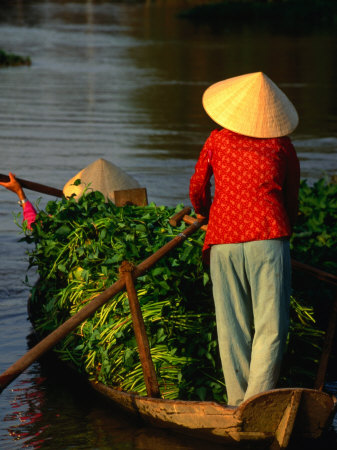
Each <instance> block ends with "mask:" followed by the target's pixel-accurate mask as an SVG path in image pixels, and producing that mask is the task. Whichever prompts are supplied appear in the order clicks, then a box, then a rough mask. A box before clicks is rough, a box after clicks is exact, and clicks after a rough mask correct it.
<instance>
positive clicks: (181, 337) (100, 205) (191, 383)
mask: <svg viewBox="0 0 337 450" xmlns="http://www.w3.org/2000/svg"><path fill="white" fill-rule="evenodd" d="M331 186H333V188H331ZM310 189H313V188H309V187H308V186H307V185H306V184H302V187H301V190H302V193H303V192H304V194H303V195H304V196H305V198H307V197H309V198H311V197H312V193H311V192H309V191H310ZM320 189H321V190H322V191H324V192H326V191H329V192H330V190H331V192H332V190H333V192H334V196H335V197H334V198H335V199H336V198H337V195H336V194H337V186H336V185H330V184H327V183H326V184H324V186H323V184H322V185H321V186H320ZM329 195H330V194H329ZM302 200H303V199H302ZM316 206H317V205H316ZM321 206H322V205H319V208H320V207H321ZM182 207H183V206H182V205H178V206H177V207H176V208H169V207H164V206H160V207H158V206H156V205H155V204H150V205H149V206H146V207H136V206H125V207H116V206H115V205H114V204H113V203H112V202H108V203H106V202H105V199H104V197H103V196H102V195H101V194H100V193H99V192H91V193H88V194H87V195H84V196H82V197H81V198H80V199H79V201H76V200H74V199H69V200H66V199H62V200H61V201H51V202H49V203H48V204H47V207H46V209H45V211H40V212H39V214H38V216H37V219H36V222H35V224H34V225H33V228H32V230H31V231H29V230H27V228H26V226H25V224H24V225H23V228H24V231H25V237H24V238H23V239H24V240H25V241H27V242H30V243H34V244H35V245H34V248H33V249H32V250H31V251H30V252H29V262H30V266H36V267H37V270H38V273H39V276H40V279H39V282H38V283H37V284H36V285H34V286H32V287H31V292H32V296H31V309H32V314H33V317H34V322H35V327H36V329H37V330H38V331H39V333H40V334H41V335H44V334H47V333H49V332H50V331H52V330H54V329H55V328H56V327H57V326H58V325H60V324H61V323H63V322H64V321H65V320H66V319H67V318H69V317H70V316H71V315H73V314H75V313H76V312H77V311H78V310H79V309H80V308H81V307H82V306H83V305H84V304H86V303H87V302H89V301H90V300H91V299H92V298H94V297H95V296H96V295H98V294H99V293H101V292H102V291H103V290H104V289H106V288H107V287H109V286H111V284H113V283H114V282H115V281H116V280H117V279H118V276H119V275H118V269H119V266H120V264H121V263H122V261H124V260H128V261H130V262H133V263H135V264H138V263H140V262H141V261H143V260H144V259H145V258H147V257H148V256H150V255H151V254H152V253H153V252H155V251H156V250H157V249H159V248H160V247H161V246H163V245H164V244H165V243H167V242H168V241H169V240H170V239H172V238H173V237H174V236H175V235H177V234H179V233H180V232H181V231H182V230H183V229H184V228H185V226H186V225H185V224H184V223H181V225H179V226H178V227H172V226H171V225H170V224H169V218H170V217H171V216H172V215H173V214H174V213H175V212H177V211H179V210H180V209H182ZM323 209H324V208H323ZM332 209H333V210H334V213H333V214H335V216H336V211H337V207H336V202H335V203H334V206H333V208H332ZM308 211H309V210H308V206H304V210H303V208H302V209H301V214H302V216H301V221H300V224H299V228H298V230H297V231H296V234H295V236H294V238H293V245H294V248H295V249H296V248H298V249H302V250H303V248H302V247H301V246H303V245H304V244H303V241H307V235H308V231H307V230H306V226H307V222H308V220H309V219H310V214H309V213H308ZM326 212H327V210H326V209H324V213H323V215H324V214H325V213H326ZM307 213H308V217H307V219H308V220H305V219H304V217H305V215H306V214H307ZM330 213H331V211H330V210H329V214H330ZM329 220H330V219H329ZM323 222H324V220H323ZM322 227H323V225H322V224H321V226H320V227H318V228H320V229H322ZM315 233H316V234H317V232H316V231H315V232H313V234H312V241H310V248H313V247H315V245H317V242H316V240H317V239H318V241H319V243H321V242H322V239H323V238H317V236H316V234H315ZM301 234H302V237H301ZM324 236H325V238H324V239H328V238H327V236H326V234H324ZM203 238H204V232H203V231H201V230H200V231H198V232H196V233H195V234H194V235H192V236H191V237H190V238H188V239H187V240H186V241H185V242H184V243H183V244H181V245H180V246H178V247H177V248H176V249H174V250H173V251H171V253H169V254H168V255H167V256H166V257H165V258H163V259H161V260H160V261H159V262H158V263H157V264H156V265H155V266H154V267H153V268H152V269H151V270H149V271H148V272H147V273H146V274H145V275H143V276H141V277H140V278H138V280H137V282H136V290H137V294H138V298H139V301H140V304H141V308H142V312H143V317H144V321H145V325H146V329H147V334H148V337H149V341H150V348H151V354H152V358H153V362H154V365H155V369H156V373H157V377H158V382H159V387H160V390H161V394H162V396H163V398H170V399H176V398H181V399H203V400H204V399H214V400H217V401H226V395H225V386H224V383H223V375H222V370H221V364H220V360H219V354H218V345H217V337H216V325H215V317H214V306H213V301H212V293H211V283H210V280H209V274H208V268H207V267H205V266H203V264H202V261H201V249H202V245H203ZM331 239H332V241H331V242H333V243H332V244H331V246H330V247H331V249H332V252H334V255H335V256H336V239H335V235H334V236H332V235H331ZM329 242H330V241H329ZM319 245H320V244H319ZM330 247H329V248H330ZM305 252H306V251H305ZM313 252H314V250H313ZM334 260H336V258H335V257H334ZM322 336H323V332H322V331H321V330H320V329H319V328H318V327H317V324H316V323H315V318H314V309H313V307H312V305H311V304H310V303H308V302H307V301H306V300H304V299H303V298H301V297H300V296H299V297H297V296H296V293H294V297H293V298H292V302H291V330H290V333H289V342H288V350H287V355H288V359H287V358H286V360H285V366H284V369H283V374H282V377H281V385H283V384H287V383H296V384H297V385H306V384H307V385H312V380H313V377H314V370H315V368H316V367H315V366H316V364H317V359H318V357H319V354H320V347H321V344H322ZM299 350H300V351H299ZM56 351H57V352H58V354H59V356H60V357H61V358H62V359H63V360H65V361H70V362H71V363H72V364H73V365H75V366H76V367H77V368H78V370H79V371H80V372H82V373H87V374H88V376H89V378H90V379H91V380H96V381H100V382H103V383H105V384H107V385H109V386H112V387H115V388H117V389H122V390H125V391H133V392H137V393H139V394H140V395H146V389H145V383H144V380H143V375H142V369H141V365H140V361H139V356H138V351H137V345H136V341H135V337H134V333H133V328H132V320H131V317H130V310H129V304H128V299H127V296H126V294H125V292H121V293H120V294H118V295H116V296H115V297H114V298H112V299H111V300H110V301H109V302H108V303H106V304H105V305H104V306H103V307H102V308H101V309H100V310H98V311H97V312H96V313H95V314H94V315H93V317H91V318H90V319H88V320H86V321H85V322H84V323H83V324H82V325H81V326H79V327H78V328H77V329H76V330H75V331H74V332H73V333H72V334H70V335H69V336H68V337H67V338H65V339H64V340H63V341H62V342H61V343H59V344H58V346H57V347H56Z"/></svg>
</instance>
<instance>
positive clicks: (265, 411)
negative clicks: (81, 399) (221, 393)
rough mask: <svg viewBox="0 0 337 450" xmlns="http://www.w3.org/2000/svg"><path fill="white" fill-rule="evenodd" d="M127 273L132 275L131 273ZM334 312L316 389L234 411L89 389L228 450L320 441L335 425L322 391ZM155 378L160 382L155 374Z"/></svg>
mask: <svg viewBox="0 0 337 450" xmlns="http://www.w3.org/2000/svg"><path fill="white" fill-rule="evenodd" d="M293 266H294V267H296V268H298V269H301V270H306V271H310V273H311V275H313V276H315V277H317V278H320V279H322V280H324V281H325V282H326V283H328V284H331V285H333V286H337V277H334V276H333V275H330V274H327V273H325V272H322V271H318V270H317V269H315V268H312V267H309V268H308V266H305V265H303V264H301V263H298V262H296V261H294V262H293ZM128 273H129V274H130V272H128ZM131 278H132V277H130V279H131ZM335 278H336V279H335ZM126 287H127V290H128V297H129V302H130V309H131V312H132V302H133V300H132V298H133V295H132V292H130V290H129V287H128V284H127V285H126ZM136 300H137V299H136ZM139 311H140V309H139ZM139 311H138V312H139ZM334 311H335V313H334V314H332V315H331V317H330V324H329V329H328V332H327V334H326V341H325V345H324V350H323V354H322V357H321V363H320V365H319V369H318V373H317V378H316V386H317V388H316V389H306V388H283V389H274V390H270V391H266V392H263V393H260V394H258V395H255V396H253V397H251V398H249V399H248V400H247V401H245V402H244V403H242V404H241V405H240V406H239V407H231V406H228V405H225V404H220V403H216V402H212V401H184V400H165V399H162V398H157V397H158V396H159V391H157V390H156V387H153V383H152V385H150V386H148V385H147V387H148V393H149V395H148V396H147V397H144V396H139V395H137V394H135V393H131V392H123V391H121V390H117V389H113V388H111V387H109V386H106V385H104V384H102V383H100V382H90V385H91V387H92V388H93V389H94V390H95V391H97V392H98V393H99V394H100V395H102V396H104V397H105V398H106V399H108V400H109V401H111V402H112V403H113V404H114V405H116V406H118V407H120V408H122V409H123V410H124V411H126V412H127V413H130V414H132V415H134V416H137V417H138V418H140V419H142V420H143V421H144V422H146V423H148V424H150V425H152V426H155V427H159V428H163V429H170V430H173V431H176V432H179V433H183V434H187V435H191V436H193V437H194V438H195V437H198V438H201V439H205V440H208V441H212V442H217V443H220V444H222V445H225V446H231V447H233V446H240V447H249V446H251V445H254V448H260V447H263V448H269V449H271V450H277V449H281V448H286V447H287V446H288V445H289V443H290V442H297V441H303V440H308V439H317V438H319V437H320V436H321V435H322V433H323V432H324V430H326V429H327V427H328V426H329V424H330V423H331V420H332V418H333V415H334V413H335V411H336V406H337V403H336V399H335V398H333V397H332V396H330V395H329V394H327V393H325V392H323V390H322V388H323V384H324V377H325V371H326V365H327V359H328V355H329V353H330V348H331V344H332V338H333V332H332V331H333V330H332V327H333V326H334V324H335V323H336V311H337V299H336V300H335V303H334ZM132 314H137V312H132ZM135 331H136V330H135ZM138 345H139V353H140V358H141V359H142V348H141V344H140V343H139V342H138ZM145 358H146V357H145ZM147 363H149V364H150V363H151V361H147ZM143 371H144V377H145V379H146V376H149V375H148V374H147V373H146V370H144V369H143ZM150 376H151V373H150ZM152 376H154V377H155V374H154V375H153V374H152ZM152 381H153V380H152ZM150 384H151V382H150ZM151 392H152V393H153V396H152V395H151Z"/></svg>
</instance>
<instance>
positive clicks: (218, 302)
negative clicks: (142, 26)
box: [211, 239, 291, 406]
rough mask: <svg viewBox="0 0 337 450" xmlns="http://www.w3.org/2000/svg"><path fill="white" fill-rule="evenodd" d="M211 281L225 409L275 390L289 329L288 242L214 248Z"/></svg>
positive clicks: (266, 242) (229, 245)
mask: <svg viewBox="0 0 337 450" xmlns="http://www.w3.org/2000/svg"><path fill="white" fill-rule="evenodd" d="M211 278H212V283H213V296H214V302H215V312H216V321H217V331H218V340H219V348H220V356H221V363H222V368H223V372H224V377H225V383H226V389H227V396H228V405H233V406H237V405H239V404H240V403H241V402H242V401H244V400H247V399H248V398H249V397H251V396H252V395H255V394H258V393H260V392H263V391H266V390H269V389H273V388H274V387H275V385H276V382H277V379H278V376H279V371H280V365H281V360H282V356H283V352H284V349H285V344H286V338H287V333H288V327H289V301H290V286H291V262H290V251H289V242H288V240H286V239H271V240H265V241H252V242H244V243H238V244H220V245H213V246H212V248H211Z"/></svg>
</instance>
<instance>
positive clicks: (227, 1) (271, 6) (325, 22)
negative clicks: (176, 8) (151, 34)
mask: <svg viewBox="0 0 337 450" xmlns="http://www.w3.org/2000/svg"><path fill="white" fill-rule="evenodd" d="M178 17H180V18H183V19H189V20H193V21H196V22H200V23H219V22H223V23H224V24H225V25H226V26H227V25H231V24H232V25H233V24H235V25H238V24H241V25H243V24H245V25H247V24H254V23H255V24H256V23H259V24H266V25H267V24H270V25H276V24H279V25H282V26H283V27H285V28H288V27H295V28H300V29H303V28H309V27H313V26H314V27H329V28H330V27H333V26H334V25H336V24H337V2H335V1H334V0H322V1H319V0H279V1H272V2H269V1H268V2H266V1H250V0H223V1H221V2H219V1H218V2H216V1H214V3H208V4H202V5H196V6H194V7H192V8H189V9H186V10H184V11H182V12H181V13H180V14H179V15H178Z"/></svg>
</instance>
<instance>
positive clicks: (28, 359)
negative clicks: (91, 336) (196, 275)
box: [0, 219, 203, 393]
mask: <svg viewBox="0 0 337 450" xmlns="http://www.w3.org/2000/svg"><path fill="white" fill-rule="evenodd" d="M202 223H203V221H202V220H199V219H196V220H195V221H194V222H193V224H192V225H190V226H189V227H188V228H186V229H185V230H184V232H181V233H179V234H178V235H177V236H175V237H174V238H173V239H171V240H170V241H169V242H168V243H167V244H165V245H164V246H163V247H161V248H160V249H159V250H157V251H156V252H155V253H153V254H152V255H151V256H149V257H148V258H147V259H145V260H144V261H143V262H141V263H140V264H138V265H137V266H136V267H135V269H134V271H133V278H134V279H136V278H137V277H139V276H141V275H143V274H144V273H145V272H146V271H147V270H148V269H150V268H151V267H152V266H153V265H154V264H156V263H157V262H158V261H159V260H160V259H161V258H162V257H163V256H165V255H166V254H167V253H168V252H169V251H170V250H172V249H174V248H175V247H177V245H179V244H180V243H181V242H183V241H184V240H185V239H186V238H187V237H188V236H190V235H191V234H193V233H194V232H196V231H197V230H198V229H199V228H200V227H201V225H202ZM125 285H126V283H125V278H124V277H123V278H120V279H119V280H118V281H116V282H115V283H114V284H113V285H112V286H110V287H109V288H108V289H106V290H105V291H104V292H102V293H101V294H99V295H98V296H97V297H95V298H94V299H93V300H91V301H90V302H89V303H88V304H87V305H86V306H84V307H83V308H82V309H81V310H80V311H79V312H78V313H76V314H74V315H73V316H72V317H70V318H69V319H68V320H67V321H66V322H64V323H63V324H62V325H60V326H59V327H58V328H56V330H54V331H53V332H52V333H50V334H49V335H48V336H46V337H45V338H44V339H42V340H41V341H40V342H39V343H38V344H36V345H35V346H34V347H33V348H31V349H30V350H29V351H28V352H27V353H26V354H25V355H23V356H22V357H21V358H20V359H18V360H17V361H16V362H15V363H14V364H13V365H12V366H10V367H9V368H8V369H7V370H6V371H5V372H3V373H2V374H1V375H0V393H1V392H2V391H3V390H4V388H5V387H6V386H8V384H10V383H11V382H12V381H13V380H14V379H15V378H16V377H17V376H19V375H20V374H21V373H22V372H23V371H24V370H25V369H27V367H29V366H30V365H31V364H32V363H33V362H34V361H36V360H37V359H39V358H40V357H41V356H42V355H43V354H44V353H46V352H47V351H48V350H50V349H51V348H52V347H54V346H55V345H56V344H57V343H58V342H59V341H60V340H61V339H63V338H65V337H66V336H67V335H68V334H69V333H70V332H71V331H73V330H74V329H75V328H76V327H77V326H79V325H80V324H81V323H82V322H83V321H84V320H86V319H87V318H88V317H90V316H91V315H92V314H93V313H94V312H95V311H96V310H97V309H98V308H100V307H101V306H102V305H104V303H106V302H108V301H109V300H110V299H111V298H112V297H113V296H114V295H116V294H118V292H120V291H122V290H123V289H124V288H125Z"/></svg>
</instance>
